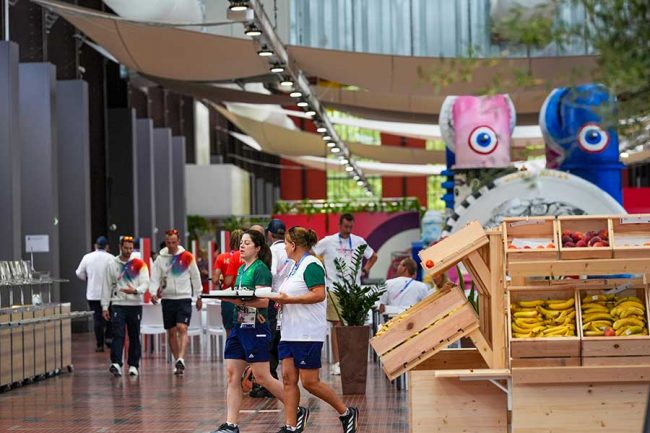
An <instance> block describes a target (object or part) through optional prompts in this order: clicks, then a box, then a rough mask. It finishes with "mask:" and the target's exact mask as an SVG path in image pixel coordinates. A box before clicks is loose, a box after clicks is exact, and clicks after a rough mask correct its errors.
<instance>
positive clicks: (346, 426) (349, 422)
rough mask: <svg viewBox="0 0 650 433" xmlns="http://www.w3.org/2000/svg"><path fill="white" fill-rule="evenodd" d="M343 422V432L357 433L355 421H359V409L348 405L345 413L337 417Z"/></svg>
mask: <svg viewBox="0 0 650 433" xmlns="http://www.w3.org/2000/svg"><path fill="white" fill-rule="evenodd" d="M339 419H340V420H341V424H343V433H357V423H358V421H359V409H357V408H356V407H349V408H348V413H347V415H342V416H340V417H339Z"/></svg>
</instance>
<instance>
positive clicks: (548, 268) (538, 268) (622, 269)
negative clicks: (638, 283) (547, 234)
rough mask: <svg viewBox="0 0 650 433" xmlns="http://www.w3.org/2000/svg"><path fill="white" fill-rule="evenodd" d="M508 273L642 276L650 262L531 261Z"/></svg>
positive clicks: (610, 260)
mask: <svg viewBox="0 0 650 433" xmlns="http://www.w3.org/2000/svg"><path fill="white" fill-rule="evenodd" d="M508 271H509V273H510V274H511V275H515V274H516V275H518V276H535V275H549V276H564V275H611V274H640V273H649V272H650V260H649V259H644V258H641V259H633V258H627V259H591V260H543V261H529V262H517V263H510V264H509V269H508ZM513 281H514V280H513Z"/></svg>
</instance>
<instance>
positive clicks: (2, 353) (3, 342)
mask: <svg viewBox="0 0 650 433" xmlns="http://www.w3.org/2000/svg"><path fill="white" fill-rule="evenodd" d="M10 319H11V314H10V313H9V311H8V310H0V323H9V321H10ZM11 382H12V380H11V329H9V327H8V326H7V327H0V386H6V385H10V384H11Z"/></svg>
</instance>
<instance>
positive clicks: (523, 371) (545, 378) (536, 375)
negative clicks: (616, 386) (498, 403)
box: [512, 365, 650, 385]
mask: <svg viewBox="0 0 650 433" xmlns="http://www.w3.org/2000/svg"><path fill="white" fill-rule="evenodd" d="M512 382H513V384H531V385H532V384H540V385H543V384H550V383H610V382H616V383H620V382H636V383H638V382H648V383H650V366H641V365H634V366H617V367H616V368H612V367H611V366H582V367H524V368H513V369H512Z"/></svg>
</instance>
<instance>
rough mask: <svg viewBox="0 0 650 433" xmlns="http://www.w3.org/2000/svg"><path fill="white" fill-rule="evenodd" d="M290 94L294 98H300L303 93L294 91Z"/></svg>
mask: <svg viewBox="0 0 650 433" xmlns="http://www.w3.org/2000/svg"><path fill="white" fill-rule="evenodd" d="M289 96H291V97H292V98H300V97H301V96H302V93H300V92H298V91H294V92H291V93H289Z"/></svg>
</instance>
